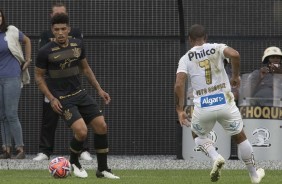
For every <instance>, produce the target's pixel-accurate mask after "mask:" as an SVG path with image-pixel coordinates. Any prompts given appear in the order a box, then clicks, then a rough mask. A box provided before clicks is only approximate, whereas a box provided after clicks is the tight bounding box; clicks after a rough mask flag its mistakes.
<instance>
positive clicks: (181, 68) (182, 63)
mask: <svg viewBox="0 0 282 184" xmlns="http://www.w3.org/2000/svg"><path fill="white" fill-rule="evenodd" d="M186 56H187V55H186V54H185V55H184V56H182V57H181V59H180V60H179V62H178V68H177V71H176V73H180V72H184V73H188V66H187V59H188V58H187V57H186Z"/></svg>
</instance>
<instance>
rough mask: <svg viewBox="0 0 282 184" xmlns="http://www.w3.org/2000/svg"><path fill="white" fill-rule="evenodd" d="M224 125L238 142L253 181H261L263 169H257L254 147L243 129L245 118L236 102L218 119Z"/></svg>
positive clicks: (242, 157)
mask: <svg viewBox="0 0 282 184" xmlns="http://www.w3.org/2000/svg"><path fill="white" fill-rule="evenodd" d="M218 121H219V123H220V124H221V125H222V127H223V128H224V129H225V130H226V131H227V132H228V133H229V134H230V135H231V137H232V139H233V140H234V141H235V143H237V145H238V150H239V152H240V154H241V159H242V160H243V161H244V163H245V165H246V167H247V169H248V171H249V175H250V177H251V181H252V182H253V183H259V182H260V181H261V180H262V178H263V177H264V175H265V173H264V170H263V169H261V168H260V169H258V170H256V167H255V160H254V155H253V148H252V146H251V144H250V142H249V140H248V139H247V137H246V135H245V133H244V131H243V120H242V118H241V114H240V111H239V109H238V108H237V106H236V105H235V104H233V105H231V106H230V107H229V109H228V110H227V111H223V114H222V115H221V119H219V120H218Z"/></svg>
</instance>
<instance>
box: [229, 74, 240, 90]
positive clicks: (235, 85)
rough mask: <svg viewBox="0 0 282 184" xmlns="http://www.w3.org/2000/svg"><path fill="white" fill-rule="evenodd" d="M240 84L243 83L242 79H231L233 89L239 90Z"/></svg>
mask: <svg viewBox="0 0 282 184" xmlns="http://www.w3.org/2000/svg"><path fill="white" fill-rule="evenodd" d="M240 83H241V77H240V76H238V77H233V76H232V77H231V79H230V85H231V87H232V88H239V87H240Z"/></svg>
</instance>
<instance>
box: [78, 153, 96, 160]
mask: <svg viewBox="0 0 282 184" xmlns="http://www.w3.org/2000/svg"><path fill="white" fill-rule="evenodd" d="M79 158H80V159H81V160H87V161H91V160H93V158H92V157H91V155H90V153H89V152H88V151H84V152H82V153H81V154H80V157H79Z"/></svg>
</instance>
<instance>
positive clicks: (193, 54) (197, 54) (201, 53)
mask: <svg viewBox="0 0 282 184" xmlns="http://www.w3.org/2000/svg"><path fill="white" fill-rule="evenodd" d="M214 53H215V49H211V50H209V49H208V50H204V49H203V50H201V51H199V52H196V51H195V52H189V53H188V57H189V59H190V60H192V59H193V58H194V57H195V58H196V59H201V58H203V57H205V56H209V55H211V54H214Z"/></svg>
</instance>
